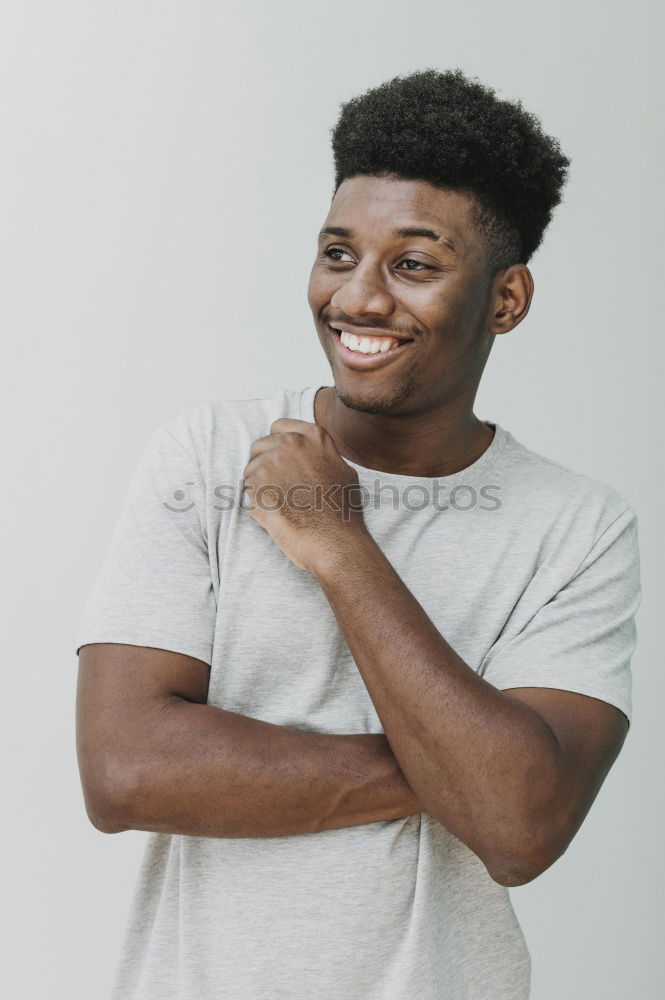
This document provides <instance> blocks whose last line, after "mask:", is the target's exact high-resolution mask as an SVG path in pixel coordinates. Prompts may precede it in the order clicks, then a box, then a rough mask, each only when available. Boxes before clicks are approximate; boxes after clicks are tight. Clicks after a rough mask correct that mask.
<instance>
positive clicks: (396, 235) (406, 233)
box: [319, 226, 457, 254]
mask: <svg viewBox="0 0 665 1000" xmlns="http://www.w3.org/2000/svg"><path fill="white" fill-rule="evenodd" d="M390 235H391V236H392V238H393V239H404V240H409V239H412V238H413V237H415V236H422V237H424V238H425V239H426V240H434V242H436V243H442V244H444V245H445V246H447V247H448V249H449V250H452V252H453V253H454V254H456V253H457V250H456V249H455V245H454V243H453V241H452V240H451V239H450V237H448V236H444V235H443V234H442V233H435V232H434V230H433V229H424V228H423V227H421V226H403V227H402V228H401V229H393V231H392V233H391V234H390ZM326 236H341V237H342V238H343V239H353V230H352V229H346V228H345V227H344V226H325V228H324V229H322V230H321V232H320V233H319V242H320V241H321V240H322V239H324V238H325V237H326Z"/></svg>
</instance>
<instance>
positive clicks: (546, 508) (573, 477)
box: [503, 432, 637, 549]
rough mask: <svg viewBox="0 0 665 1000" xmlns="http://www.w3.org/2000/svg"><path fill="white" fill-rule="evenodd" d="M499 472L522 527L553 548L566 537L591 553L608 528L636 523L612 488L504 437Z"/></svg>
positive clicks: (625, 502)
mask: <svg viewBox="0 0 665 1000" xmlns="http://www.w3.org/2000/svg"><path fill="white" fill-rule="evenodd" d="M506 436H507V441H506V447H505V449H504V456H503V458H504V462H503V470H504V475H505V481H506V482H507V484H509V487H510V488H511V493H512V494H513V496H514V498H515V501H516V502H517V503H519V504H520V505H521V506H522V510H521V514H522V516H523V518H524V520H525V521H529V522H533V523H536V524H539V526H540V528H541V530H542V531H543V532H544V533H546V534H547V535H549V536H551V539H552V541H553V542H554V541H556V542H557V543H558V544H557V548H558V547H559V546H560V545H562V544H563V543H564V542H565V541H566V539H568V540H569V541H571V540H572V539H571V535H572V536H574V537H575V539H576V540H577V543H578V544H579V545H581V546H582V547H584V548H586V549H590V548H591V547H592V546H593V545H594V544H595V543H596V542H597V541H598V540H599V539H600V537H601V536H602V535H603V534H604V533H605V532H606V531H607V530H608V529H610V528H612V527H613V526H615V527H617V528H619V529H620V528H621V527H624V526H625V525H627V524H628V523H635V524H636V522H637V514H636V512H635V510H634V508H633V507H632V505H631V503H630V501H629V500H628V499H627V498H626V497H625V496H624V495H623V493H621V492H620V491H619V490H618V489H616V488H615V487H614V486H613V485H612V484H610V483H607V482H605V481H604V480H602V479H599V478H595V477H593V476H590V475H588V474H585V473H583V472H580V471H578V470H576V469H573V468H571V467H570V466H567V465H564V464H563V463H561V462H558V461H556V460H554V459H552V458H550V457H548V456H547V455H543V454H541V453H540V452H538V451H536V450H534V449H532V448H529V447H527V446H526V445H524V444H522V443H521V442H519V441H517V440H516V439H515V438H514V437H513V435H512V434H510V433H509V432H506Z"/></svg>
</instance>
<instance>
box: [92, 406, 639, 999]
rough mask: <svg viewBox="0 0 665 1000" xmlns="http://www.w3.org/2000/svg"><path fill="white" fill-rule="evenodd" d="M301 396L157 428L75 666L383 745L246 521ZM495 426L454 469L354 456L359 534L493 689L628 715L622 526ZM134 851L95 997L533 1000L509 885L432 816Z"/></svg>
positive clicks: (315, 590)
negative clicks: (272, 440)
mask: <svg viewBox="0 0 665 1000" xmlns="http://www.w3.org/2000/svg"><path fill="white" fill-rule="evenodd" d="M316 388H317V387H309V388H306V389H304V390H284V391H280V392H276V393H274V394H273V395H270V396H267V397H265V398H261V399H244V400H231V401H228V400H227V401H222V402H203V403H196V404H193V405H190V406H187V407H185V408H184V409H182V410H181V411H180V412H178V413H177V414H176V415H175V416H173V417H171V418H169V419H168V420H166V421H165V422H164V423H163V424H162V425H161V426H160V427H158V428H157V429H156V430H155V431H154V432H153V434H152V435H151V436H150V438H149V441H148V443H147V447H146V449H145V451H144V453H143V455H142V457H141V460H140V462H139V464H138V468H137V470H136V472H135V474H134V476H133V478H132V480H131V483H130V486H129V490H128V493H127V496H126V499H125V502H124V505H123V507H122V510H121V513H120V517H119V520H118V522H117V525H116V528H115V532H114V535H113V539H112V542H111V544H110V547H109V550H108V552H107V554H106V557H105V559H104V561H103V564H102V566H101V568H100V571H99V573H98V576H97V578H96V580H95V582H94V586H93V587H92V590H91V593H90V595H89V598H88V601H87V604H86V607H85V610H84V612H83V616H82V621H81V624H80V628H79V633H78V637H77V652H78V648H80V647H81V646H82V645H84V644H85V643H92V642H118V643H130V644H134V645H140V646H154V647H159V648H162V649H168V650H173V651H176V652H179V653H185V654H189V655H190V656H195V657H197V658H198V659H201V660H204V661H205V662H206V663H208V664H210V668H211V671H210V687H209V694H208V704H211V705H216V706H218V707H220V708H224V709H229V710H231V711H234V712H240V713H243V714H244V715H248V716H252V717H254V718H258V719H263V720H265V721H268V722H272V723H277V724H280V725H285V726H292V727H296V728H300V729H305V730H309V731H314V732H321V733H380V732H383V730H382V727H381V724H380V721H379V718H378V716H377V714H376V712H375V709H374V706H373V704H372V700H371V698H370V696H369V694H368V691H367V689H366V687H365V685H364V683H363V681H362V678H361V676H360V673H359V671H358V669H357V667H356V666H355V663H354V661H353V659H352V657H351V654H350V652H349V649H348V647H347V645H346V642H345V640H344V638H343V636H342V634H341V631H340V629H339V626H338V624H337V622H336V619H335V617H334V615H333V613H332V611H331V609H330V606H329V604H328V602H327V600H326V598H325V595H324V594H323V591H322V590H321V588H320V586H319V584H318V583H317V581H316V579H315V578H314V577H313V576H312V575H311V574H309V573H307V572H305V571H303V570H301V569H299V568H298V567H296V566H295V565H294V564H293V563H291V562H290V561H289V559H288V558H287V557H286V556H285V555H284V554H283V553H282V551H281V550H280V549H279V548H278V547H277V545H275V543H274V542H273V541H272V539H271V538H270V536H269V535H268V534H267V532H266V531H265V530H264V529H263V528H262V527H261V526H260V525H259V524H258V523H257V522H256V521H255V520H254V519H253V518H252V517H250V516H249V514H248V513H247V511H244V510H242V509H241V505H240V490H241V482H242V472H243V469H244V467H245V465H246V464H247V462H248V461H249V451H250V447H251V445H252V442H253V441H254V440H255V439H256V438H258V437H261V436H263V435H265V434H267V433H269V428H270V424H271V422H272V421H273V420H275V419H276V418H277V417H280V416H288V417H295V418H296V419H302V420H309V421H313V419H314V412H313V400H314V395H315V392H316ZM493 426H494V427H495V428H496V429H495V434H494V438H493V440H492V442H491V444H490V445H489V447H488V448H487V450H486V451H485V452H484V453H483V454H482V455H481V456H480V458H479V459H478V460H477V461H476V462H474V463H473V464H472V465H470V466H469V467H468V468H466V469H464V470H462V471H461V472H458V473H455V474H453V475H450V476H445V477H438V478H437V479H434V480H433V479H427V478H421V477H416V476H404V475H390V474H387V473H383V472H375V471H373V470H370V469H365V468H363V467H361V466H359V465H357V464H355V463H349V464H351V465H353V466H354V468H355V469H356V470H357V471H358V474H359V479H360V482H361V483H362V484H363V485H364V486H366V487H367V493H366V494H365V511H364V516H365V520H366V522H367V525H368V528H369V530H370V532H371V533H372V535H373V536H374V538H375V539H376V541H377V543H378V544H379V546H380V547H381V548H382V549H383V551H384V552H385V553H386V555H387V556H388V557H389V559H390V561H391V563H392V564H393V566H394V567H395V569H396V570H397V572H398V573H399V575H400V576H401V578H402V579H403V580H404V582H405V583H406V585H407V587H409V589H410V590H411V591H412V593H413V594H414V595H415V597H416V598H417V600H418V601H419V602H420V603H421V605H422V606H423V608H424V609H425V611H426V612H427V614H428V615H429V616H430V618H431V619H432V621H433V622H434V624H435V625H436V627H437V628H438V629H439V630H440V632H441V633H442V634H443V635H444V636H445V638H446V640H447V641H448V642H449V643H450V644H451V645H452V646H453V648H454V649H455V650H456V651H457V652H458V653H459V654H460V656H461V657H463V659H464V660H465V662H466V663H467V664H468V665H469V666H470V667H471V669H473V670H475V671H477V672H478V674H480V675H481V676H483V677H484V678H485V679H486V680H487V681H488V682H489V683H491V684H493V685H495V686H496V687H497V688H501V689H505V688H510V687H529V686H530V687H552V688H564V689H566V690H568V691H575V692H578V693H580V694H583V695H590V696H591V697H593V698H599V699H601V700H603V701H606V702H609V703H610V704H612V705H615V706H616V707H617V708H619V709H620V710H621V711H622V712H624V713H625V715H626V716H627V717H628V718H629V719H630V716H631V674H630V658H631V655H632V652H633V649H634V646H635V639H636V628H635V621H634V615H635V612H636V610H637V608H638V606H639V603H640V581H639V554H638V541H637V518H636V515H635V512H634V511H633V510H632V508H631V507H630V506H629V505H628V504H627V502H626V501H625V500H624V499H623V498H622V497H621V496H620V495H619V494H618V493H617V492H616V491H615V490H614V489H613V488H612V487H611V486H608V485H607V484H604V483H601V482H599V481H596V480H593V479H590V478H589V477H587V476H584V475H580V474H578V473H576V472H573V471H571V470H570V469H568V468H565V467H564V466H562V465H560V464H558V463H556V462H553V461H550V460H549V459H547V458H544V457H543V456H542V455H538V454H536V453H535V452H533V451H531V450H529V449H528V448H526V447H525V446H524V445H522V444H520V443H519V442H518V441H516V440H515V438H514V437H513V436H512V435H511V434H510V433H509V432H508V431H506V430H504V429H503V428H502V427H500V426H499V425H498V424H493ZM395 497H396V499H395ZM146 837H147V841H146V845H145V855H144V859H143V863H142V865H141V868H140V871H139V874H138V879H137V884H136V890H135V895H134V899H133V902H132V909H131V913H130V917H129V923H128V927H127V930H126V936H125V939H124V944H123V949H122V954H121V956H120V961H119V964H118V968H117V974H116V978H115V983H114V987H113V993H112V998H111V1000H175V998H178V1000H226V998H228V1000H308V998H310V997H325V998H326V1000H415V998H418V1000H526V998H527V997H528V996H529V983H530V967H531V962H530V956H529V952H528V950H527V947H526V944H525V941H524V937H523V935H522V932H521V929H520V926H519V924H518V922H517V919H516V916H515V913H514V911H513V908H512V905H511V901H510V896H509V891H508V889H507V888H505V887H504V886H501V885H498V884H497V883H496V882H494V881H493V880H492V879H491V877H490V876H489V874H488V873H487V870H486V868H485V866H484V864H483V863H482V861H481V860H480V859H479V858H478V857H477V856H476V855H475V854H474V853H473V852H472V851H471V850H470V849H469V848H468V847H466V846H465V845H464V844H463V843H462V842H461V841H460V840H458V839H457V838H456V837H455V836H453V834H452V833H450V832H449V831H448V830H447V829H446V828H445V827H443V826H442V825H441V824H439V823H437V822H436V821H435V820H433V819H431V818H430V817H429V816H428V815H427V814H426V813H421V814H418V815H414V816H408V817H406V818H403V819H396V820H389V821H385V822H375V823H368V824H364V825H361V826H355V827H348V828H344V829H339V830H327V831H322V832H318V833H310V834H305V835H296V836H287V837H275V838H272V837H270V838H207V837H192V836H172V835H168V834H163V833H149V834H146Z"/></svg>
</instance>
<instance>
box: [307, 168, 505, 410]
mask: <svg viewBox="0 0 665 1000" xmlns="http://www.w3.org/2000/svg"><path fill="white" fill-rule="evenodd" d="M471 208H472V202H471V200H470V198H469V196H467V195H466V194H463V193H461V192H458V191H452V190H441V189H439V188H436V187H434V186H433V185H431V184H428V183H427V182H426V181H415V180H402V179H399V180H393V179H388V178H384V177H371V176H356V177H352V178H349V179H347V180H345V181H344V182H343V183H342V184H341V185H340V187H339V189H338V191H337V192H336V194H335V197H334V198H333V201H332V204H331V206H330V211H329V212H328V215H327V218H326V220H325V222H324V224H323V229H322V235H321V237H320V239H319V246H318V252H317V257H316V261H315V262H314V266H313V267H312V272H311V275H310V280H309V286H308V292H307V298H308V302H309V305H310V308H311V310H312V314H313V316H314V321H315V323H316V328H317V332H318V335H319V339H320V341H321V344H322V346H323V350H324V351H325V353H326V356H327V358H328V361H329V362H330V366H331V368H332V373H333V378H334V381H335V387H336V391H337V394H338V396H339V397H340V399H341V400H342V401H343V402H344V403H345V404H346V405H347V406H350V407H351V408H353V409H357V410H363V411H365V412H370V413H391V414H406V413H413V412H417V411H427V410H430V409H432V408H436V407H437V406H441V405H442V404H446V403H448V402H453V401H454V400H456V399H457V400H461V401H462V402H463V401H464V400H465V399H466V400H468V399H470V400H471V404H472V402H473V398H474V396H475V391H476V389H477V386H478V382H479V381H480V377H481V375H482V371H483V368H484V365H485V362H486V360H487V356H488V354H489V352H490V349H491V346H492V341H493V339H494V337H493V335H492V334H489V333H488V329H489V321H490V319H491V316H490V314H489V305H490V302H491V298H490V296H491V292H492V282H491V280H490V277H489V276H488V274H487V270H486V263H485V253H486V251H485V246H484V244H483V243H482V242H481V239H480V236H479V235H478V233H477V232H476V228H475V226H474V222H473V219H472V215H471ZM406 228H416V229H425V230H431V231H432V232H433V233H434V234H436V235H437V236H438V237H439V238H438V239H433V238H431V237H428V236H427V235H414V234H412V235H404V234H400V233H398V232H397V230H400V229H406ZM331 229H336V230H337V231H336V232H330V230H331ZM326 230H328V232H326ZM333 328H341V329H342V330H344V331H346V333H345V334H344V335H340V333H337V332H335V330H334V329H333ZM350 331H353V332H354V333H355V334H356V335H357V336H359V337H362V335H363V334H366V335H367V338H368V339H367V340H366V341H365V342H364V343H363V341H362V340H361V341H360V342H358V341H355V340H352V341H351V342H350V346H345V345H344V342H343V340H345V339H347V340H348V338H347V336H346V334H348V333H349V332H350ZM391 334H393V335H394V336H395V337H396V338H401V339H399V340H391V341H390V348H389V349H388V350H383V351H380V352H379V353H372V354H367V353H361V352H359V351H358V350H357V348H358V347H367V346H372V347H375V346H377V345H379V346H383V347H384V348H385V347H386V345H385V343H384V341H385V340H386V339H387V338H390V336H391ZM353 348H356V350H353Z"/></svg>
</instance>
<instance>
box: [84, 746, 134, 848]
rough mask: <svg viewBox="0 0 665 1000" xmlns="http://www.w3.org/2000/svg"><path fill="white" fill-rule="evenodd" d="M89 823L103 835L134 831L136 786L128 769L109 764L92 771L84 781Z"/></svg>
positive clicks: (96, 767) (101, 765) (99, 764)
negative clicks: (132, 819)
mask: <svg viewBox="0 0 665 1000" xmlns="http://www.w3.org/2000/svg"><path fill="white" fill-rule="evenodd" d="M82 788H83V800H84V803H85V811H86V814H87V816H88V819H89V820H90V822H91V823H92V825H93V826H94V828H95V829H96V830H99V832H100V833H123V832H124V831H125V830H131V829H132V822H131V816H132V814H133V803H134V802H135V799H136V795H135V783H134V780H133V777H132V774H131V772H130V769H128V768H126V767H119V766H116V767H114V766H113V765H112V764H109V763H108V762H106V763H104V764H101V763H98V764H97V766H95V767H94V768H91V769H90V773H88V775H87V776H86V777H83V779H82Z"/></svg>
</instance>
